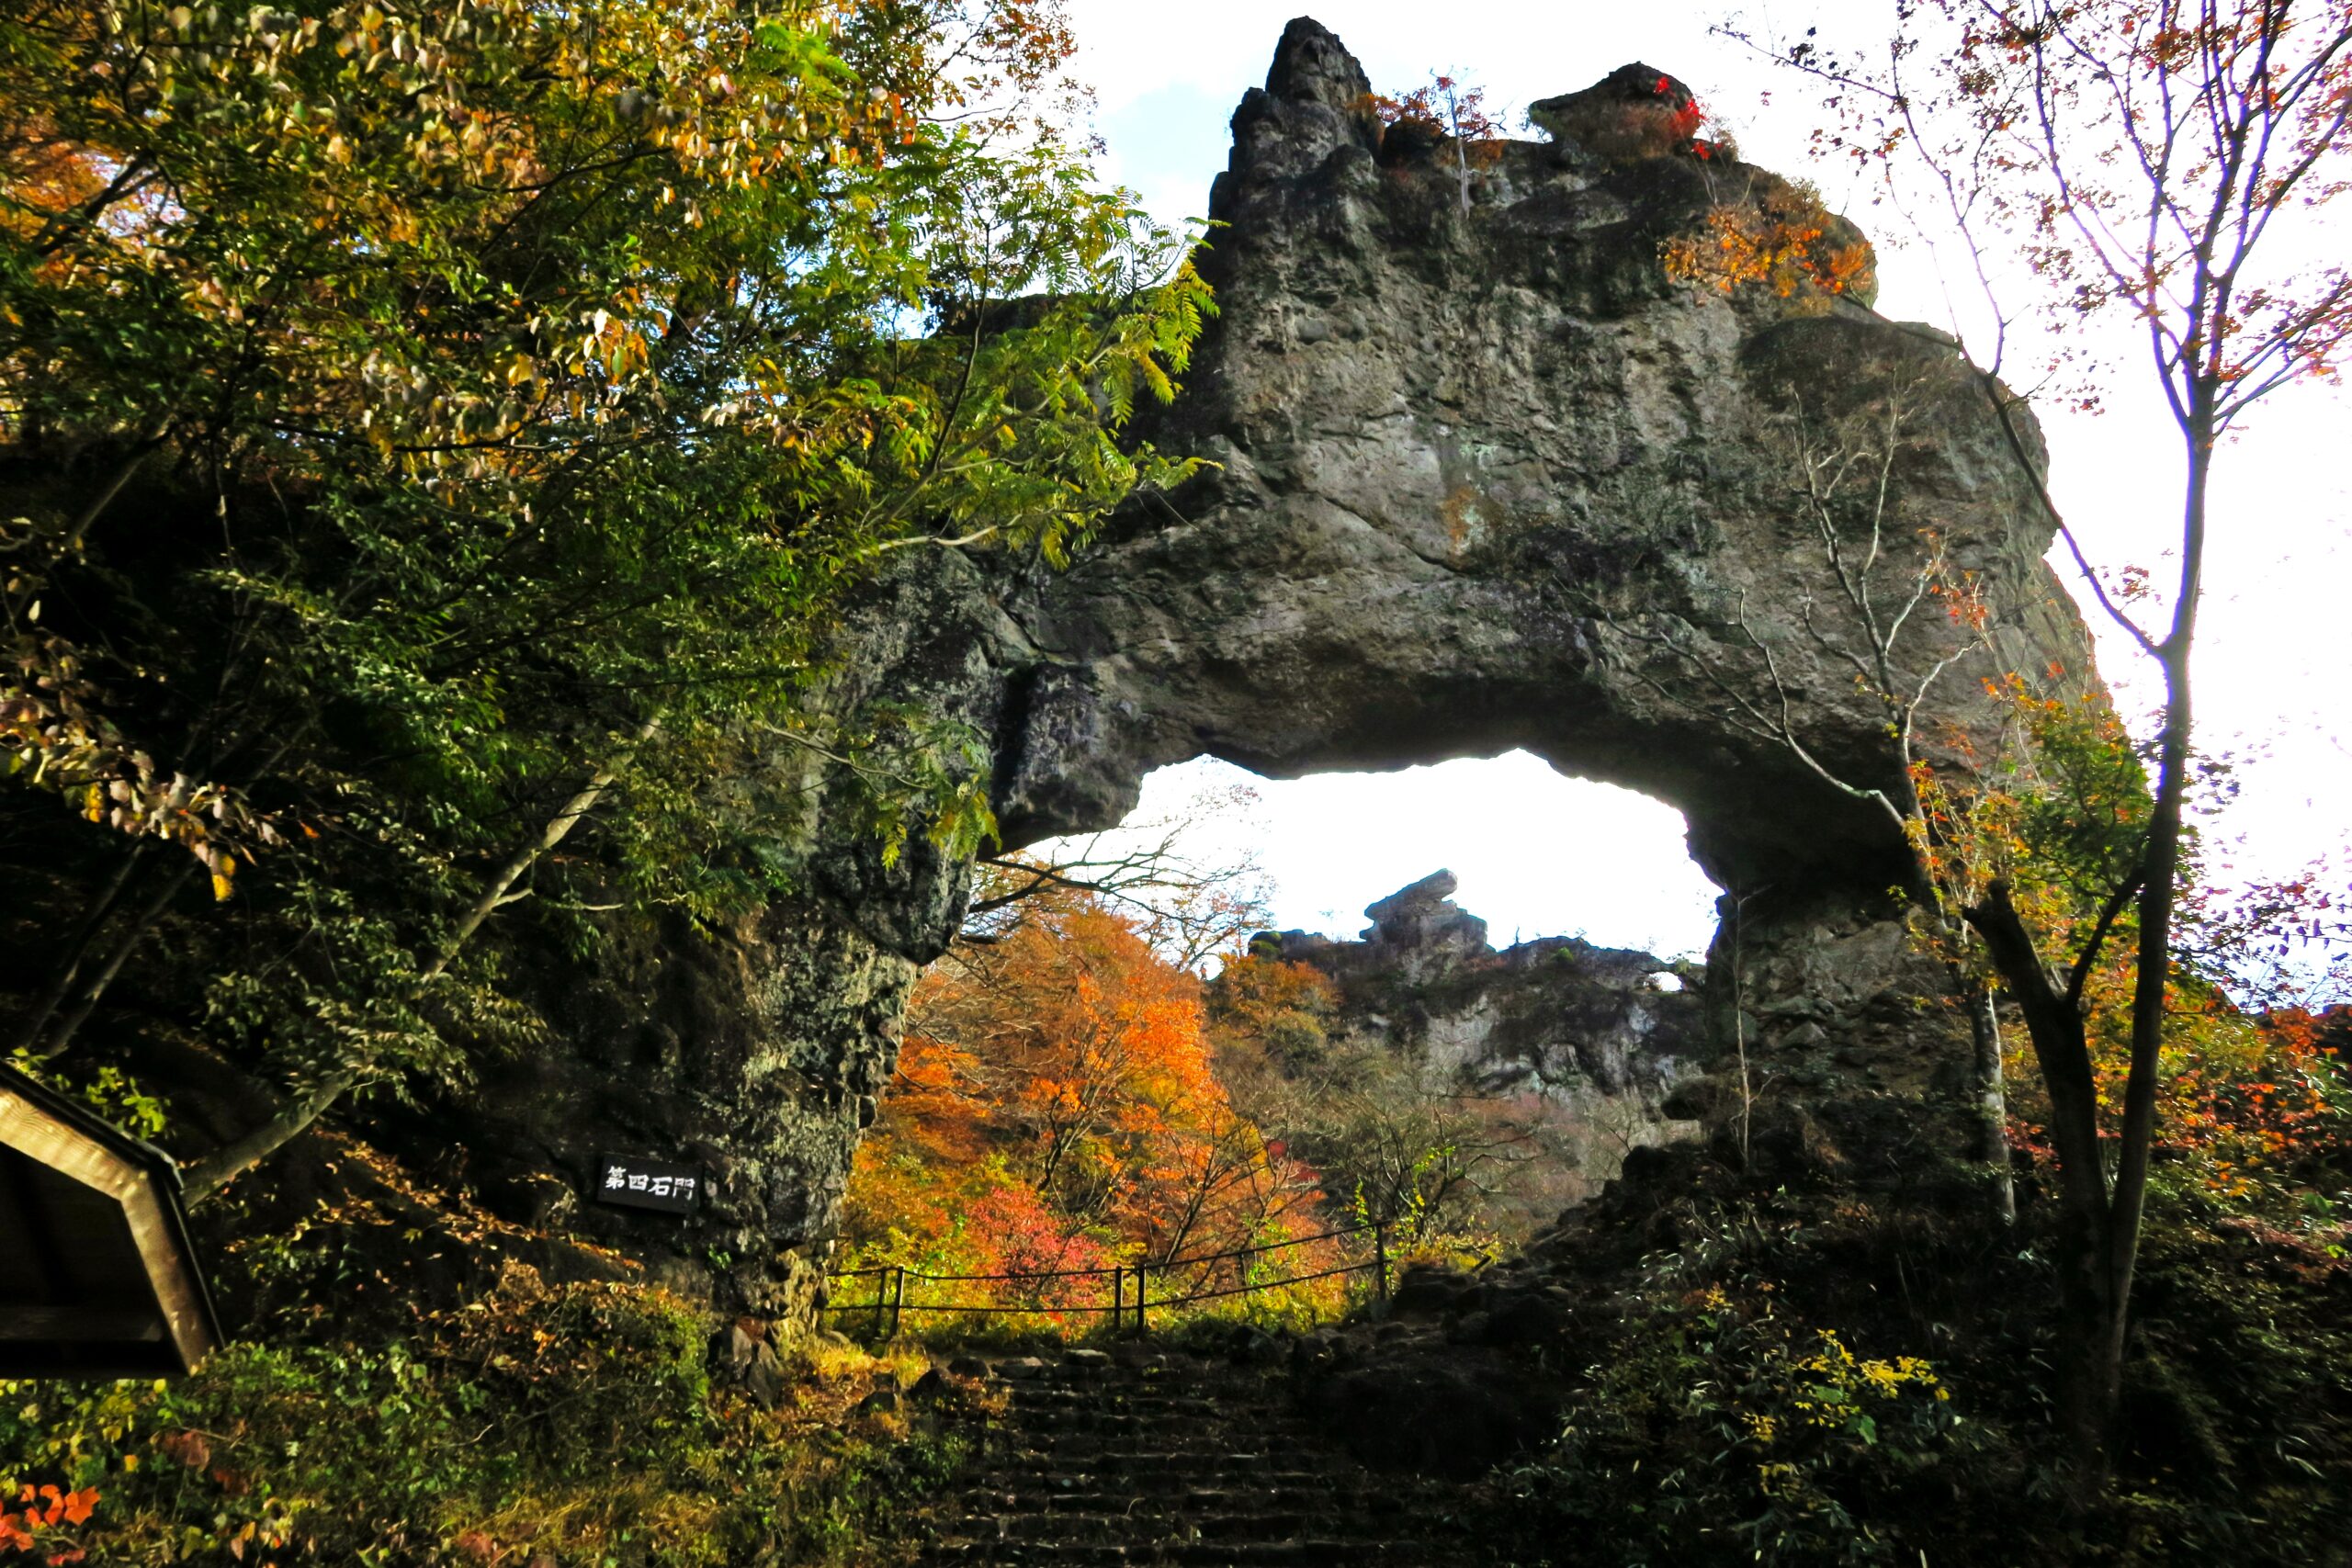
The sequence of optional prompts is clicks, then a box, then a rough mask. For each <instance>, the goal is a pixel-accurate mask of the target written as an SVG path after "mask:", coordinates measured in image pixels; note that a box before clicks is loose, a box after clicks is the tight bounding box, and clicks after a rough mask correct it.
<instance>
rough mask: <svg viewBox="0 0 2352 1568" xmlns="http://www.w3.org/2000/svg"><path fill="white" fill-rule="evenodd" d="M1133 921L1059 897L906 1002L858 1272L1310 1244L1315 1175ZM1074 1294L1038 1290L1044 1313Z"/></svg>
mask: <svg viewBox="0 0 2352 1568" xmlns="http://www.w3.org/2000/svg"><path fill="white" fill-rule="evenodd" d="M1139 928H1140V921H1139V920H1138V919H1137V918H1136V916H1133V915H1131V914H1127V913H1124V912H1121V911H1119V910H1116V909H1114V908H1110V907H1108V906H1107V905H1106V904H1105V903H1104V902H1103V899H1102V898H1101V897H1099V896H1096V895H1092V894H1088V893H1084V892H1078V891H1072V890H1068V889H1062V890H1058V891H1055V892H1050V893H1041V894H1039V895H1037V896H1035V897H1032V898H1031V899H1029V900H1028V901H1027V902H1026V903H1025V904H1024V907H1023V919H1022V920H1021V922H1020V923H1019V924H1018V925H1017V926H1015V927H1013V928H1012V929H1011V930H1010V931H1007V932H1005V933H1004V934H1002V935H1001V938H999V939H998V940H995V941H991V942H983V943H974V944H967V945H964V946H961V947H959V948H957V949H956V951H955V952H953V953H951V954H950V955H949V956H948V957H947V958H945V959H944V960H942V961H941V962H940V964H937V965H935V966H934V967H933V969H932V971H931V972H930V973H929V974H927V975H926V976H924V978H923V981H922V984H921V986H920V987H918V989H917V992H916V995H915V998H914V1001H913V1004H912V1006H911V1008H910V1013H909V1020H908V1027H907V1035H906V1040H905V1043H904V1044H903V1046H902V1047H901V1050H900V1055H899V1066H898V1071H897V1073H896V1075H895V1077H894V1078H893V1080H892V1082H891V1084H890V1086H889V1089H888V1092H887V1093H886V1094H885V1095H884V1097H883V1100H882V1107H881V1114H880V1119H879V1121H878V1122H877V1124H876V1128H875V1130H874V1131H873V1133H872V1134H869V1135H868V1137H867V1138H866V1140H865V1143H864V1144H863V1145H861V1147H860V1149H859V1152H858V1156H857V1164H856V1168H855V1171H854V1175H853V1179H852V1181H851V1184H850V1189H849V1193H848V1203H847V1215H848V1219H847V1225H848V1229H849V1233H850V1235H851V1236H852V1238H853V1240H854V1242H855V1243H856V1244H857V1246H858V1249H859V1256H861V1257H865V1258H888V1260H889V1261H892V1262H896V1263H899V1264H901V1265H910V1266H913V1267H917V1268H923V1269H933V1270H947V1269H948V1266H950V1265H952V1266H953V1269H952V1270H949V1271H957V1272H971V1273H1000V1272H1022V1271H1034V1270H1040V1269H1046V1270H1050V1269H1094V1268H1100V1267H1103V1266H1104V1265H1105V1264H1106V1263H1108V1262H1109V1261H1111V1260H1112V1259H1114V1258H1120V1259H1126V1260H1129V1261H1132V1260H1136V1259H1138V1258H1151V1259H1164V1258H1171V1257H1177V1256H1180V1255H1182V1256H1192V1255H1199V1254H1202V1253H1207V1252H1214V1251H1218V1250H1221V1249H1225V1248H1229V1247H1237V1246H1246V1245H1250V1244H1252V1243H1255V1242H1259V1241H1261V1240H1265V1239H1269V1238H1272V1237H1276V1236H1280V1235H1294V1234H1304V1227H1308V1226H1309V1224H1310V1222H1311V1221H1312V1220H1313V1217H1314V1214H1315V1212H1316V1205H1317V1198H1318V1193H1317V1186H1316V1183H1315V1180H1314V1178H1313V1175H1312V1173H1310V1172H1308V1171H1306V1170H1305V1169H1304V1168H1300V1167H1299V1166H1298V1165H1296V1163H1295V1162H1294V1161H1291V1160H1288V1159H1286V1158H1284V1157H1283V1152H1282V1151H1281V1150H1279V1149H1270V1148H1269V1146H1268V1145H1267V1143H1266V1140H1265V1139H1264V1138H1263V1137H1262V1136H1261V1134H1260V1132H1259V1130H1258V1129H1257V1128H1256V1127H1255V1126H1253V1125H1252V1124H1251V1123H1250V1122H1248V1121H1246V1120H1245V1119H1244V1118H1243V1117H1241V1116H1240V1115H1239V1114H1238V1113H1237V1111H1235V1109H1234V1106H1233V1103H1232V1100H1231V1098H1230V1097H1229V1095H1228V1094H1227V1089H1226V1087H1225V1085H1224V1083H1223V1082H1222V1081H1220V1079H1219V1077H1218V1075H1217V1072H1216V1063H1215V1061H1214V1060H1213V1057H1212V1051H1211V1044H1210V1041H1209V1037H1208V1033H1207V1031H1206V1027H1205V1024H1206V1020H1205V1015H1204V1008H1203V999H1202V994H1201V982H1200V980H1199V978H1198V977H1197V976H1194V975H1193V974H1192V973H1191V972H1190V971H1189V970H1187V969H1185V968H1183V967H1182V966H1181V965H1179V964H1174V963H1171V962H1170V961H1169V960H1168V959H1167V958H1165V957H1163V956H1162V955H1161V954H1159V953H1157V952H1155V951H1154V950H1153V948H1152V946H1151V945H1150V943H1149V942H1148V941H1147V940H1146V938H1145V935H1144V933H1143V931H1142V930H1141V929H1139ZM1104 1288H1105V1287H1104V1285H1103V1281H1102V1280H1099V1279H1097V1280H1090V1281H1088V1282H1087V1283H1085V1284H1084V1285H1082V1286H1067V1287H1063V1286H1055V1285H1053V1284H1051V1283H1050V1282H1047V1283H1046V1284H1044V1285H1042V1286H1039V1287H1036V1288H1035V1289H1037V1290H1038V1291H1041V1292H1043V1293H1042V1294H1041V1295H1039V1297H1038V1301H1037V1303H1036V1304H1041V1305H1046V1306H1051V1305H1053V1304H1055V1303H1057V1302H1061V1301H1062V1299H1063V1297H1064V1296H1065V1295H1067V1294H1068V1293H1069V1292H1070V1291H1073V1290H1074V1291H1079V1292H1085V1299H1086V1300H1088V1301H1090V1302H1091V1301H1092V1300H1093V1299H1094V1298H1096V1297H1099V1296H1100V1295H1101V1294H1102V1292H1103V1290H1104Z"/></svg>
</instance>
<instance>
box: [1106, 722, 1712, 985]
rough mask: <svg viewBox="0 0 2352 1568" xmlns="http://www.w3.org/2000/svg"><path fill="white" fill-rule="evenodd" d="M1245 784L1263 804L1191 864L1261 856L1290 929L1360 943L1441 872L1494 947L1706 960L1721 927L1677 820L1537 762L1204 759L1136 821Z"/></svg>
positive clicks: (1154, 779) (1224, 830)
mask: <svg viewBox="0 0 2352 1568" xmlns="http://www.w3.org/2000/svg"><path fill="white" fill-rule="evenodd" d="M1232 784H1247V785H1248V786H1250V788H1251V789H1252V790H1254V791H1255V792H1256V793H1257V795H1258V805H1257V807H1256V808H1255V809H1254V810H1250V811H1247V812H1226V813H1223V814H1220V815H1219V816H1217V817H1216V818H1212V819H1210V821H1209V822H1207V823H1206V824H1205V825H1204V827H1203V829H1201V830H1200V832H1199V833H1198V834H1197V835H1196V836H1195V838H1194V839H1193V840H1192V841H1191V851H1190V852H1191V853H1192V854H1193V856H1194V857H1195V858H1196V859H1199V860H1202V861H1204V862H1209V863H1218V862H1219V860H1220V857H1225V858H1227V859H1231V858H1238V856H1239V855H1240V854H1242V853H1245V852H1246V853H1249V854H1250V855H1253V856H1255V857H1256V859H1257V861H1258V863H1259V864H1260V866H1261V868H1262V869H1263V870H1264V871H1265V872H1266V873H1267V874H1268V875H1270V876H1271V877H1272V880H1273V883H1274V887H1275V899H1274V923H1275V924H1276V925H1277V926H1279V927H1282V928H1284V929H1293V928H1295V929H1297V930H1301V931H1322V932H1323V933H1325V934H1326V935H1329V936H1335V937H1352V936H1354V935H1356V934H1357V933H1358V932H1359V931H1362V930H1363V927H1364V919H1363V907H1364V906H1365V905H1366V904H1369V903H1371V902H1372V901H1373V900H1374V899H1375V898H1384V897H1387V896H1388V895H1389V894H1391V893H1394V892H1396V891H1397V889H1398V888H1399V887H1402V886H1406V885H1407V884H1408V883H1411V882H1418V881H1419V880H1420V879H1421V878H1422V877H1424V876H1427V875H1428V874H1430V873H1431V872H1433V871H1437V870H1439V869H1441V868H1442V869H1444V870H1448V871H1451V872H1453V874H1454V875H1455V876H1456V877H1458V878H1460V879H1461V884H1462V887H1461V891H1460V892H1458V893H1456V894H1455V895H1454V901H1455V902H1456V903H1458V904H1460V905H1461V906H1462V907H1463V908H1465V909H1467V910H1469V911H1470V912H1471V913H1472V914H1474V915H1476V916H1477V917H1478V918H1479V919H1483V920H1485V921H1486V922H1487V937H1488V940H1489V941H1491V942H1493V943H1494V944H1495V945H1496V946H1497V947H1508V946H1510V943H1511V942H1512V940H1513V938H1514V935H1516V936H1518V937H1537V936H1573V935H1583V936H1585V937H1587V938H1589V940H1591V941H1593V942H1599V943H1600V944H1601V945H1603V946H1607V947H1635V948H1641V949H1644V950H1645V951H1647V952H1651V953H1657V954H1658V955H1659V956H1661V957H1669V958H1671V957H1682V956H1692V957H1695V956H1698V955H1699V954H1702V953H1705V951H1706V948H1707V940H1708V938H1709V937H1710V936H1711V935H1713V931H1714V926H1715V919H1714V900H1715V895H1716V888H1715V886H1714V885H1713V883H1711V882H1709V881H1708V880H1707V879H1706V877H1705V876H1704V875H1702V874H1701V873H1700V871H1699V868H1698V866H1697V865H1695V864H1693V863H1691V855H1690V852H1689V850H1688V849H1687V848H1686V847H1685V846H1684V842H1683V821H1682V817H1681V814H1680V813H1679V812H1678V811H1676V810H1675V809H1674V808H1673V807H1668V806H1665V805H1661V804H1660V803H1659V802H1657V801H1655V800H1651V799H1649V798H1648V797H1647V796H1645V795H1636V794H1634V792H1633V791H1632V790H1626V789H1617V788H1613V787H1611V785H1608V784H1591V783H1589V782H1587V781H1584V780H1581V779H1571V778H1566V777H1563V776H1562V775H1560V774H1559V773H1555V772H1553V771H1552V769H1551V767H1550V766H1549V765H1548V764H1547V763H1545V762H1544V761H1543V760H1542V759H1540V758H1537V757H1534V756H1531V755H1530V754H1529V753H1527V752H1525V751H1513V752H1510V753H1509V754H1508V755H1505V756H1501V757H1493V758H1464V759H1462V760H1459V761H1451V762H1441V763H1438V764H1437V765H1435V766H1433V767H1425V768H1406V769H1403V770H1401V771H1399V772H1397V773H1318V774H1317V775H1315V776H1313V777H1311V778H1304V779H1283V780H1273V779H1261V778H1259V777H1257V776H1256V775H1254V774H1251V773H1245V772H1243V771H1242V770H1241V769H1239V768H1237V767H1234V766H1233V765H1232V764H1230V763H1227V762H1220V761H1216V760H1215V759H1213V758H1206V757H1204V758H1199V759H1196V760H1194V761H1191V762H1187V763H1184V764H1183V765H1182V766H1180V767H1173V768H1162V769H1161V770H1160V771H1159V772H1158V773H1154V774H1152V775H1151V776H1150V777H1149V778H1148V779H1147V780H1145V781H1144V790H1143V803H1142V805H1141V806H1140V807H1137V808H1136V819H1137V820H1145V821H1149V820H1155V819H1160V818H1170V817H1174V816H1177V815H1179V814H1180V813H1181V809H1182V807H1183V805H1184V803H1185V802H1186V801H1188V800H1190V799H1192V798H1193V797H1194V796H1196V795H1201V794H1204V793H1206V792H1209V791H1214V790H1220V789H1224V788H1226V787H1227V786H1229V785H1232Z"/></svg>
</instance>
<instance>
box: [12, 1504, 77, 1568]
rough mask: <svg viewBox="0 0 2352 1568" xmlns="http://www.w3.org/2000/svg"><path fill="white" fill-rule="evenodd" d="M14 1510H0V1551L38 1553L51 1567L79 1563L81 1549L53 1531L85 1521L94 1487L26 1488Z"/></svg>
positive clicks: (58, 1567)
mask: <svg viewBox="0 0 2352 1568" xmlns="http://www.w3.org/2000/svg"><path fill="white" fill-rule="evenodd" d="M97 1504H98V1491H97V1488H96V1487H95V1486H85V1487H83V1488H82V1489H81V1490H80V1491H78V1492H67V1491H64V1490H62V1489H61V1488H59V1487H55V1486H40V1487H34V1486H27V1487H25V1488H24V1490H23V1491H22V1493H20V1494H19V1495H18V1496H17V1509H16V1510H15V1511H13V1512H12V1511H10V1510H9V1509H7V1508H5V1507H0V1551H24V1552H32V1551H38V1552H40V1553H41V1561H42V1562H46V1563H49V1564H51V1565H52V1568H63V1565H64V1564H67V1563H73V1562H81V1561H83V1559H84V1556H85V1553H84V1551H82V1549H81V1548H80V1547H78V1546H76V1545H74V1543H73V1542H72V1541H71V1540H65V1539H63V1538H62V1537H61V1536H60V1535H59V1534H58V1533H57V1532H59V1531H60V1530H62V1529H65V1528H67V1527H71V1526H78V1525H83V1524H86V1523H88V1522H89V1518H90V1515H91V1512H92V1511H93V1510H94V1509H96V1506H97Z"/></svg>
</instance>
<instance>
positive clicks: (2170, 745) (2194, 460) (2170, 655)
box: [2102, 383, 2213, 1389]
mask: <svg viewBox="0 0 2352 1568" xmlns="http://www.w3.org/2000/svg"><path fill="white" fill-rule="evenodd" d="M2211 397H2212V392H2211V389H2210V388H2208V387H2205V386H2204V385H2202V384H2201V383H2200V384H2199V385H2198V386H2197V387H2196V388H2195V389H2193V391H2192V399H2191V402H2190V408H2189V412H2188V418H2186V419H2185V420H2183V421H2182V428H2183V434H2186V435H2187V436H2188V479H2187V483H2186V485H2185V486H2184V489H2185V492H2186V500H2185V502H2184V505H2183V514H2182V518H2181V552H2180V554H2181V561H2180V586H2179V592H2178V596H2177V598H2176V599H2175V600H2174V602H2173V616H2172V630H2171V631H2170V633H2169V634H2167V635H2166V637H2165V640H2164V641H2163V642H2162V643H2161V644H2159V645H2158V647H2157V659H2158V662H2159V663H2160V664H2161V665H2162V666H2163V668H2164V673H2165V728H2164V734H2163V736H2162V738H2161V739H2160V740H2159V743H2158V753H2157V762H2156V800H2155V809H2154V811H2153V812H2152V813H2151V814H2150V816H2149V819H2148V850H2147V862H2146V866H2147V877H2146V880H2145V881H2143V883H2142V884H2141V886H2140V907H2139V917H2140V931H2139V943H2140V945H2139V953H2138V967H2137V970H2136V971H2135V973H2134V974H2133V975H2132V977H2131V1076H2130V1077H2128V1078H2127V1079H2126V1080H2125V1082H2124V1086H2123V1131H2122V1137H2121V1140H2120V1141H2121V1145H2122V1146H2121V1149H2120V1158H2119V1159H2118V1161H2117V1164H2116V1171H2115V1203H2114V1219H2113V1223H2112V1225H2111V1227H2110V1229H2109V1235H2108V1236H2107V1238H2106V1240H2107V1254H2106V1258H2105V1262H2106V1268H2107V1281H2108V1296H2109V1303H2110V1316H2109V1323H2108V1325H2107V1327H2108V1338H2107V1343H2106V1345H2105V1347H2104V1348H2103V1351H2102V1356H2103V1359H2104V1362H2105V1367H2106V1375H2107V1379H2108V1381H2109V1382H2110V1383H2112V1384H2114V1385H2115V1386H2116V1387H2118V1388H2119V1389H2120V1386H2121V1383H2122V1379H2123V1352H2124V1345H2125V1340H2126V1337H2127V1336H2128V1334H2129V1332H2130V1328H2131V1319H2130V1314H2129V1309H2130V1306H2131V1281H2132V1276H2133V1275H2134V1273H2135V1272H2136V1271H2137V1269H2138V1268H2139V1261H2140V1225H2141V1219H2142V1216H2143V1213H2145V1211H2146V1208H2147V1201H2148V1163H2149V1159H2150V1157H2151V1155H2152V1154H2153V1152H2154V1145H2155V1137H2156V1077H2157V1072H2158V1068H2159V1066H2160V1062H2159V1058H2160V1057H2161V1055H2162V1054H2163V1051H2164V1033H2165V993H2166V990H2167V988H2168V987H2169V984H2170V982H2171V979H2172V919H2173V906H2174V901H2175V894H2176V891H2177V885H2178V883H2179V880H2180V836H2181V819H2182V817H2183V814H2184V807H2185V806H2186V803H2187V798H2188V769H2189V760H2190V755H2191V748H2190V736H2191V728H2192V724H2193V708H2192V706H2191V703H2190V689H2189V680H2188V674H2189V649H2190V648H2191V647H2192V645H2193V644H2194V643H2195V640H2196V636H2197V608H2198V599H2199V596H2200V594H2201V593H2202V592H2203V588H2204V582H2203V579H2204V570H2205V503H2206V495H2207V491H2208V487H2209V486H2210V484H2211V479H2212V465H2213V434H2212V432H2213V422H2212V410H2211Z"/></svg>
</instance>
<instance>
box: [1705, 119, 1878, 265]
mask: <svg viewBox="0 0 2352 1568" xmlns="http://www.w3.org/2000/svg"><path fill="white" fill-rule="evenodd" d="M1704 155H1705V154H1703V153H1702V156H1704ZM1835 221H1836V220H1833V219H1832V218H1831V217H1830V215H1829V213H1828V211H1827V209H1825V208H1824V207H1823V206H1822V204H1821V198H1820V197H1818V196H1816V195H1815V193H1814V192H1813V191H1811V190H1810V189H1808V188H1806V187H1804V186H1782V187H1781V188H1780V189H1778V190H1775V191H1773V192H1772V193H1770V195H1767V196H1766V197H1763V198H1762V199H1761V200H1759V201H1753V202H1735V203H1725V204H1724V205H1722V206H1719V207H1717V208H1716V209H1714V210H1713V211H1712V212H1710V213H1708V214H1707V224H1706V228H1705V230H1704V231H1702V232H1700V233H1696V234H1679V235H1677V236H1675V237H1674V238H1673V239H1670V240H1668V242H1667V243H1666V248H1665V253H1664V254H1665V261H1666V271H1667V276H1668V277H1671V278H1673V279H1674V280H1675V281H1677V282H1679V283H1691V284H1696V285H1699V286H1701V287H1704V288H1714V289H1716V290H1718V291H1719V292H1721V293H1724V294H1730V293H1734V292H1736V290H1738V289H1740V288H1770V290H1771V291H1772V292H1773V293H1774V294H1776V295H1778V296H1779V297H1780V298H1781V299H1794V298H1797V297H1799V296H1800V295H1804V296H1808V297H1818V296H1825V295H1838V294H1847V293H1855V292H1860V293H1863V294H1867V293H1868V292H1869V291H1870V290H1871V288H1874V287H1875V284H1876V274H1875V271H1874V266H1873V261H1872V257H1871V248H1870V245H1869V244H1868V243H1866V242H1864V241H1861V240H1855V241H1852V242H1851V243H1837V242H1836V240H1835V238H1834V237H1833V235H1832V227H1833V225H1834V223H1835Z"/></svg>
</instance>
